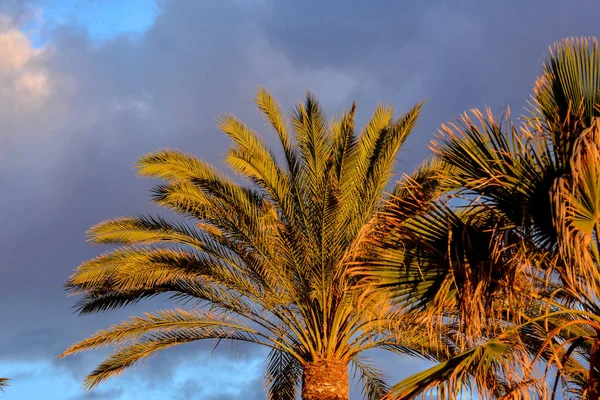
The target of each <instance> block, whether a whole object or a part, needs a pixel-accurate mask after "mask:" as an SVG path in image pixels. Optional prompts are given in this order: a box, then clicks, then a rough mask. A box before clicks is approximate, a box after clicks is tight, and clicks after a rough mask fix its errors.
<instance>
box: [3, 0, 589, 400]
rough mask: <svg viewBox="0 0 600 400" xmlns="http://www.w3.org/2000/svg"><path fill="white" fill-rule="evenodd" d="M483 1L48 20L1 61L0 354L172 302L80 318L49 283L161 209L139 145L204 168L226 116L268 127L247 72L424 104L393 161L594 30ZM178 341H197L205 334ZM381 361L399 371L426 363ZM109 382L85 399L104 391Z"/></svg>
mask: <svg viewBox="0 0 600 400" xmlns="http://www.w3.org/2000/svg"><path fill="white" fill-rule="evenodd" d="M403 3H406V2H403ZM483 3H484V2H475V1H474V0H473V1H472V0H455V1H452V0H447V1H442V0H439V1H434V0H428V1H424V2H414V3H413V4H415V5H413V6H408V7H407V6H406V5H405V4H402V3H401V2H383V3H377V5H376V6H375V5H374V4H375V3H369V2H345V3H344V6H340V4H339V3H338V2H318V1H302V2H257V3H252V2H245V1H244V2H242V1H232V2H216V1H215V2H192V1H188V2H183V1H166V2H164V3H163V4H164V6H163V9H162V12H161V13H160V14H159V16H158V17H157V20H156V22H155V24H154V26H153V27H152V28H151V29H150V30H149V31H147V32H146V33H145V35H144V36H142V37H141V38H140V39H138V40H136V41H130V40H129V39H128V38H126V37H124V36H123V37H118V38H116V39H114V40H111V41H110V42H107V43H104V44H103V45H101V46H93V45H92V43H91V41H90V39H89V38H88V37H87V34H86V32H84V31H83V30H82V28H73V27H70V26H62V27H59V28H58V29H57V30H56V31H53V32H52V33H51V36H50V37H48V42H49V43H50V44H49V46H48V48H47V49H46V50H44V51H43V52H41V53H39V54H38V53H36V54H35V55H34V56H32V59H31V61H30V62H29V63H28V64H27V65H26V66H24V67H23V68H24V69H23V70H18V71H9V72H6V73H3V72H1V71H0V86H1V87H0V117H1V118H2V121H3V125H4V126H3V130H2V131H0V181H1V183H2V187H3V193H4V195H3V196H1V197H0V209H1V210H2V212H3V215H2V221H1V222H2V226H1V228H0V271H1V274H2V279H1V280H0V320H2V321H3V323H2V324H1V325H0V360H8V361H11V360H21V361H22V360H35V359H43V360H49V359H53V357H54V356H55V355H56V354H57V353H59V352H60V351H61V350H63V349H64V348H65V347H67V346H68V345H69V344H71V343H72V342H73V341H75V340H78V339H81V338H83V337H84V336H86V335H89V334H91V333H93V332H94V331H95V330H96V329H100V328H105V327H106V326H108V325H110V324H111V323H114V322H117V321H119V320H121V319H123V318H125V317H126V316H129V315H134V314H138V313H139V312H140V311H142V310H148V311H152V310H154V309H156V308H164V307H168V306H169V304H168V303H166V302H162V301H155V302H151V303H145V304H143V305H139V306H136V307H134V308H132V309H128V310H125V311H120V312H116V313H111V314H105V315H99V316H88V317H81V318H78V317H76V316H75V315H73V311H72V309H71V308H70V306H71V305H72V304H73V302H74V299H71V298H66V297H65V296H64V294H63V293H62V289H61V286H62V284H63V283H64V281H65V280H66V278H67V277H68V275H69V274H70V273H71V271H72V270H73V269H74V268H75V267H76V265H78V264H79V263H80V262H81V261H83V260H86V259H88V258H91V257H93V256H96V255H97V254H99V252H101V251H102V249H100V248H97V247H92V246H89V245H87V244H86V243H85V242H84V235H83V234H84V232H85V230H86V229H87V228H88V227H89V226H91V225H92V224H94V223H96V222H99V221H101V220H103V219H107V218H112V217H116V216H120V215H131V214H137V213H140V212H142V213H144V212H152V213H155V212H157V209H156V208H155V207H154V206H152V205H151V204H150V202H149V196H148V189H149V187H150V186H151V185H152V182H148V181H146V180H142V179H139V178H136V177H135V175H134V172H133V170H132V165H133V162H134V161H135V159H136V158H137V157H138V156H139V155H141V154H143V153H145V152H149V151H152V150H156V149H159V148H164V147H176V148H182V149H185V150H186V151H189V152H191V153H194V154H197V155H198V156H199V157H201V158H203V159H205V160H207V161H209V162H211V163H215V164H218V163H219V161H220V159H221V157H222V155H223V154H224V153H225V151H226V146H227V145H228V142H227V140H226V138H225V137H224V136H223V135H222V134H220V133H218V131H217V129H216V128H215V123H214V122H215V120H216V118H217V117H218V115H220V114H222V113H224V112H231V113H234V114H236V115H238V116H240V117H241V118H242V119H244V120H247V121H249V122H250V124H251V125H252V126H253V127H255V128H257V129H258V130H260V131H261V132H264V131H265V130H264V129H262V128H263V126H264V124H263V123H262V122H261V121H260V119H259V117H258V116H257V114H256V113H255V111H254V108H253V104H252V102H251V100H252V96H253V93H254V91H255V89H256V87H257V86H258V85H264V86H266V87H267V88H270V89H272V90H273V92H274V94H275V95H276V97H278V99H279V100H280V101H281V102H282V104H283V106H284V108H286V109H287V108H290V107H291V106H292V105H293V104H294V103H295V102H296V101H298V100H300V99H301V98H302V96H303V94H304V90H305V89H311V90H313V91H314V92H315V93H316V94H317V96H319V97H320V98H321V99H322V101H323V103H324V104H325V106H326V107H327V109H328V110H329V111H331V112H332V113H337V114H339V112H340V111H341V108H343V107H347V106H348V105H349V103H350V102H351V100H356V101H357V103H358V106H359V120H361V121H363V122H364V120H365V119H366V118H367V116H368V115H369V113H370V112H371V111H372V109H373V107H374V105H375V104H376V103H377V102H379V101H384V102H386V103H388V104H395V105H396V106H397V111H398V112H402V111H405V110H406V109H408V108H409V107H410V106H412V105H413V104H414V103H416V102H417V101H420V100H422V99H428V102H427V104H426V106H425V109H424V112H423V115H422V118H421V120H420V123H419V127H418V129H417V131H416V132H415V134H414V136H413V137H412V138H411V140H410V141H409V142H408V144H407V147H406V148H405V152H404V153H403V154H402V155H401V160H402V162H401V164H400V169H401V170H403V171H406V170H408V169H410V168H412V167H414V166H415V165H416V164H417V163H418V161H419V160H420V159H421V158H422V157H423V156H425V155H426V154H427V153H428V151H427V149H426V144H427V142H428V141H429V139H430V138H431V135H432V133H433V132H435V130H436V128H437V127H438V126H439V124H440V123H441V122H445V121H447V120H449V119H451V118H453V117H455V116H457V115H458V114H459V113H461V112H462V111H464V110H466V109H468V108H471V107H481V106H484V105H485V104H488V105H490V106H492V107H493V108H494V109H495V110H497V109H499V107H500V106H501V105H513V106H514V107H513V114H515V115H519V114H520V113H521V111H520V107H521V106H522V105H523V104H524V101H525V100H526V98H527V96H528V94H529V93H530V92H531V88H532V85H533V81H534V78H535V75H536V73H537V72H539V70H540V65H541V60H542V58H543V56H544V55H545V53H546V49H547V46H548V45H550V44H551V43H552V42H554V41H556V40H558V39H560V38H562V37H565V36H581V35H597V34H599V33H600V30H599V29H598V28H597V26H598V25H597V20H598V17H599V16H600V15H599V10H598V3H597V2H596V1H594V0H588V1H584V0H574V1H571V2H565V1H560V0H551V1H543V2H542V1H541V0H540V1H537V0H534V1H531V2H527V3H523V2H517V1H516V0H511V1H507V2H502V3H499V2H498V3H494V4H493V5H490V4H488V2H486V3H485V5H484V4H483ZM28 4H29V3H25V2H20V1H15V0H10V1H9V2H3V1H0V13H3V14H10V15H12V16H13V23H14V24H15V26H16V27H17V28H18V26H19V25H18V20H19V19H20V18H23V15H26V13H28V12H30V11H31V9H32V8H31V6H30V5H28ZM0 28H2V26H1V24H0ZM15 29H16V28H15ZM26 73H29V74H34V75H35V74H38V75H39V74H43V75H44V76H45V77H47V79H48V85H49V86H48V92H47V93H45V92H44V93H45V94H44V93H43V94H44V96H45V97H44V96H42V97H39V98H38V97H36V98H35V99H34V98H32V97H27V96H31V95H32V94H31V93H24V92H17V91H14V92H13V91H12V90H13V89H12V86H10V85H12V81H10V79H13V80H15V79H22V78H23V76H24V75H23V74H26ZM2 74H4V75H2ZM15 82H16V81H15ZM2 85H4V86H2ZM5 89H6V90H5ZM15 90H16V89H15ZM36 93H37V92H36ZM15 96H22V98H20V97H17V98H16V97H15ZM23 96H24V97H23ZM17 101H18V102H17ZM15 104H19V107H17V108H15ZM267 132H268V131H267ZM267 134H268V135H270V136H269V138H271V139H272V138H273V137H274V135H272V134H271V133H270V132H269V133H267ZM271 139H270V140H271ZM192 348H193V351H194V352H195V353H199V354H211V353H210V344H209V343H207V344H206V345H199V346H196V347H193V346H192ZM188 349H189V347H188ZM100 354H103V353H102V352H100ZM215 354H216V355H215V357H217V358H218V357H221V358H223V359H232V358H234V354H235V353H231V352H229V351H227V350H224V349H220V350H218V351H217V353H215ZM241 354H243V357H245V358H243V359H244V360H246V361H248V360H251V359H253V358H256V357H259V356H261V355H262V353H260V350H250V348H249V347H243V349H242V350H241ZM191 357H192V356H190V352H189V351H186V348H183V347H182V348H181V349H175V350H173V351H167V352H165V353H164V354H161V355H160V356H158V357H157V358H156V359H153V360H151V361H149V362H147V363H146V364H145V365H144V366H143V367H140V368H139V369H138V370H137V371H136V372H135V373H133V372H132V373H130V374H128V375H127V376H128V378H126V379H133V378H131V377H132V376H134V375H136V376H138V373H139V376H143V377H145V378H146V379H147V384H155V385H161V384H164V385H167V384H175V383H173V382H174V379H175V374H176V372H175V371H176V367H177V365H179V364H181V363H182V362H185V361H186V360H188V361H189V360H190V359H192V358H191ZM98 359H99V356H98V353H96V354H93V355H88V354H85V355H78V356H75V357H70V358H68V359H66V360H53V361H52V365H53V366H54V368H56V369H57V370H58V369H61V368H62V369H64V370H66V371H68V373H69V374H72V375H73V376H74V377H76V379H77V380H81V379H82V377H83V375H84V374H85V372H88V371H90V370H91V369H92V368H93V367H94V363H96V362H98ZM378 359H379V360H381V361H382V365H384V366H385V370H386V371H388V372H389V374H390V375H392V376H393V377H394V378H396V379H397V378H399V377H400V376H403V375H406V373H408V372H407V371H415V369H416V368H421V367H422V366H423V364H421V363H415V362H413V361H410V359H404V358H403V359H399V358H395V357H391V356H381V355H378ZM199 362H200V361H199ZM205 362H206V363H209V362H210V358H208V359H207V360H206V361H205ZM202 363H204V361H202ZM148 382H150V383H148ZM196 384H198V383H197V382H194V381H188V382H186V383H178V385H181V391H182V393H186V395H188V396H189V398H190V399H197V398H203V399H204V398H208V397H202V396H204V395H202V396H200V395H199V393H205V392H202V390H205V389H206V388H202V387H201V385H200V386H195V385H196ZM112 390H113V389H106V390H104V389H99V390H98V392H93V393H94V394H89V395H85V396H83V397H81V398H82V399H92V398H98V399H100V398H106V399H108V398H115V397H117V396H118V395H119V393H117V392H114V393H113V392H112ZM114 390H117V389H114ZM119 390H120V389H119ZM206 393H208V392H206ZM240 393H241V394H240V395H239V396H237V397H236V395H235V394H228V395H223V396H225V397H223V396H222V397H221V398H222V399H225V398H227V399H229V398H231V399H234V398H247V399H252V398H256V399H258V398H262V397H263V394H262V393H263V392H262V381H260V379H259V380H258V381H257V380H253V381H251V382H248V384H247V386H245V387H244V389H243V390H241V391H240ZM90 396H92V397H90ZM93 396H97V397H93ZM206 396H208V395H206ZM211 396H212V395H211ZM227 396H230V397H227ZM231 396H233V397H231ZM214 398H215V399H217V398H219V397H214ZM353 398H359V396H358V393H353Z"/></svg>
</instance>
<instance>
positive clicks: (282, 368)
mask: <svg viewBox="0 0 600 400" xmlns="http://www.w3.org/2000/svg"><path fill="white" fill-rule="evenodd" d="M301 381H302V364H301V363H300V362H299V361H298V359H296V358H295V357H293V356H291V355H290V354H289V353H287V352H285V351H281V350H277V349H272V350H271V352H270V353H269V356H268V358H267V368H266V382H267V395H268V398H269V399H270V400H296V393H297V391H298V387H299V386H300V383H301Z"/></svg>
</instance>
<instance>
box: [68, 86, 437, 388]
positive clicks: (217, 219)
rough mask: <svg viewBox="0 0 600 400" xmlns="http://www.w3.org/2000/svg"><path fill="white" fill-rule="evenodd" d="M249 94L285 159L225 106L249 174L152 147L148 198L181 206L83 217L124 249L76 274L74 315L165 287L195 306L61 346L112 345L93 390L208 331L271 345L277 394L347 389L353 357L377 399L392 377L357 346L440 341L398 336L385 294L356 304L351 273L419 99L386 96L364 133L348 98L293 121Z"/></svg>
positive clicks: (429, 352)
mask: <svg viewBox="0 0 600 400" xmlns="http://www.w3.org/2000/svg"><path fill="white" fill-rule="evenodd" d="M255 100H256V104H257V105H258V108H259V110H260V111H261V112H262V114H263V115H264V116H265V117H266V120H267V121H268V123H269V124H270V125H271V126H272V128H273V129H274V130H275V132H276V133H277V135H278V136H279V140H280V141H281V144H282V147H283V156H284V158H285V165H284V166H282V165H280V164H279V163H278V162H277V160H276V158H275V155H274V153H273V152H272V151H271V150H269V149H268V148H267V147H266V145H265V143H264V142H263V141H262V140H261V139H260V138H259V136H258V135H257V134H256V133H254V132H253V131H252V130H250V129H249V128H248V127H246V126H245V125H244V124H243V123H242V122H241V121H239V120H238V119H236V118H235V117H233V116H229V115H228V116H224V117H223V118H221V120H220V122H219V128H220V129H221V130H222V131H223V132H224V133H225V134H227V135H228V136H229V137H230V138H231V139H232V140H233V142H234V146H233V147H232V148H230V149H229V152H228V153H227V156H226V158H225V161H226V163H227V164H228V165H229V166H230V167H231V168H232V169H233V171H234V172H235V173H237V174H239V175H240V176H241V177H243V178H246V179H247V180H249V181H250V182H251V183H252V185H251V186H242V185H239V184H237V183H236V182H234V181H233V180H231V179H228V178H227V177H225V176H224V175H222V174H221V173H219V172H218V171H217V170H216V169H215V168H213V167H211V166H210V165H208V164H206V163H204V162H202V161H200V160H198V159H196V158H194V157H193V156H191V155H188V154H185V153H183V152H180V151H175V150H164V151H158V152H156V153H152V154H148V155H145V156H143V157H142V158H141V159H140V160H139V162H138V164H137V168H138V171H139V174H140V175H142V176H147V177H153V178H161V179H164V180H166V183H165V184H160V185H158V186H156V188H155V189H154V192H153V193H154V194H153V198H154V201H155V202H156V203H157V204H158V205H160V206H163V207H165V208H168V209H170V210H173V211H175V212H176V213H178V214H180V215H182V216H183V217H185V219H173V220H168V219H166V218H163V217H151V216H138V217H127V218H117V219H113V220H109V221H105V222H102V223H100V224H98V225H96V226H94V227H93V228H91V230H90V231H89V236H90V240H91V241H92V242H93V243H98V244H110V245H119V246H121V247H118V248H117V249H116V250H113V251H110V252H108V253H105V254H103V255H101V256H99V257H98V258H95V259H93V260H90V261H87V262H84V263H83V264H82V265H81V266H79V268H78V269H77V270H76V272H75V273H74V274H73V275H72V276H71V277H70V278H69V280H68V283H67V285H66V286H67V290H68V291H69V292H71V293H75V294H81V295H83V297H82V299H81V300H80V301H79V303H78V310H79V312H80V313H81V314H88V313H94V312H102V311H106V310H112V309H116V308H119V307H123V306H126V305H128V304H133V303H136V302H138V301H140V300H142V299H145V298H149V297H153V296H157V295H162V294H165V295H169V296H170V298H171V299H173V300H179V301H183V302H184V304H191V305H193V306H192V307H190V308H187V309H184V308H175V309H171V310H166V311H160V312H157V313H154V314H145V315H144V316H142V317H134V318H132V319H130V320H129V321H125V322H122V323H120V324H117V325H114V326H112V327H111V328H109V329H108V330H104V331H100V332H98V333H96V334H95V335H93V336H91V337H89V338H88V339H85V340H83V341H81V342H79V343H77V344H75V345H73V346H72V347H70V348H69V349H67V350H66V351H65V352H64V353H63V354H61V355H60V357H64V356H67V355H70V354H74V353H78V352H81V351H85V350H90V349H94V348H99V347H102V346H107V345H115V346H119V349H118V350H116V352H115V353H113V354H112V355H111V356H109V357H108V358H107V359H106V360H105V361H104V362H103V363H101V364H100V365H99V366H98V367H97V368H96V369H95V370H94V371H93V372H92V373H91V374H89V376H88V377H87V378H86V380H85V386H86V387H87V388H92V387H94V386H96V385H98V384H99V383H100V382H102V381H104V380H105V379H107V378H109V377H111V376H114V375H117V374H119V373H121V372H122V371H124V370H125V369H126V368H128V367H130V366H132V365H134V364H135V363H136V362H138V361H140V360H142V359H145V358H147V357H148V356H149V355H150V354H153V353H155V352H158V351H160V350H163V349H165V348H167V347H171V346H175V345H180V344H184V343H188V342H192V341H196V340H206V339H210V340H216V341H221V340H233V341H241V342H251V343H256V344H260V345H263V346H266V347H268V348H270V349H271V350H270V353H269V355H268V362H267V367H266V380H267V385H268V396H269V398H270V399H283V400H285V399H295V396H296V393H297V390H298V389H299V388H300V387H301V394H302V398H303V399H311V400H312V399H315V400H317V399H331V400H335V399H347V398H348V366H349V364H351V365H352V366H353V367H354V369H355V371H356V373H357V374H358V379H359V381H360V383H361V385H362V389H363V392H364V394H365V395H366V397H367V398H369V399H378V398H380V397H381V396H382V395H383V394H384V393H385V392H386V391H387V385H386V383H385V380H384V378H383V376H382V374H381V372H380V371H379V370H378V369H377V368H376V367H375V366H373V365H372V363H371V362H370V361H369V360H368V359H366V358H364V357H363V356H362V355H361V353H362V352H363V351H365V350H368V349H373V348H382V349H385V350H388V351H391V352H395V353H400V354H410V355H417V356H423V357H429V358H431V357H435V355H436V354H437V352H438V351H439V346H437V345H436V344H431V343H429V340H428V338H427V336H426V335H425V334H424V332H423V331H421V334H420V335H407V336H405V337H403V338H401V339H400V340H399V339H397V338H396V336H395V335H394V334H393V332H391V331H390V329H389V326H388V325H387V324H386V323H387V321H388V320H389V316H390V311H389V307H387V303H386V302H385V301H384V300H382V299H379V298H377V297H376V296H375V297H370V298H369V301H363V302H361V304H360V307H357V305H358V302H359V300H360V296H361V290H359V289H354V281H355V278H352V277H350V276H349V275H348V274H347V273H346V265H347V264H348V261H349V260H352V259H353V257H354V251H355V249H356V248H358V247H359V243H360V241H361V240H362V237H363V232H364V226H365V224H366V223H367V222H369V220H371V218H372V217H373V215H374V214H375V212H376V211H377V210H378V209H379V208H380V206H381V196H382V192H383V190H384V188H385V187H386V185H387V184H388V182H389V180H390V178H391V177H392V168H393V165H394V160H395V156H396V154H397V152H398V150H399V148H400V146H401V145H402V143H403V142H404V141H405V139H406V138H407V136H408V135H409V133H410V132H411V130H412V128H413V127H414V125H415V123H416V120H417V116H418V114H419V110H420V108H421V104H418V105H416V106H415V107H414V108H413V109H411V110H410V111H409V112H408V113H406V114H404V115H403V116H402V117H400V118H398V119H394V118H393V110H392V108H388V107H383V106H379V107H378V108H377V109H376V111H375V113H374V114H373V116H372V118H371V119H370V121H369V122H368V123H367V125H366V126H365V128H364V129H363V130H362V132H361V134H360V135H357V134H356V133H355V129H354V114H355V109H356V107H355V106H354V105H352V107H351V109H350V110H349V111H347V112H345V113H343V114H342V116H341V117H340V118H339V119H338V120H336V121H334V122H333V123H331V124H328V123H327V122H326V119H325V114H324V112H323V110H322V108H321V106H320V105H319V104H318V102H317V101H316V100H315V98H314V97H313V96H311V95H310V94H308V95H307V98H306V101H305V102H304V104H299V105H298V106H297V107H296V108H295V109H294V110H293V111H292V112H291V116H290V122H291V126H292V133H291V134H290V133H289V130H288V125H287V123H288V122H287V121H286V120H285V119H284V117H283V116H282V114H281V112H280V109H279V107H278V105H277V104H276V102H275V101H274V99H273V98H272V97H271V95H270V94H269V93H267V92H266V91H264V90H259V91H258V93H257V95H256V99H255ZM405 325H406V326H407V329H408V328H410V329H413V330H414V329H416V330H418V329H420V328H419V327H414V326H411V327H409V325H410V324H409V323H407V324H405Z"/></svg>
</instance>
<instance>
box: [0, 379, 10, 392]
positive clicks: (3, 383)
mask: <svg viewBox="0 0 600 400" xmlns="http://www.w3.org/2000/svg"><path fill="white" fill-rule="evenodd" d="M9 382H10V379H8V378H0V390H4V388H5V387H7V386H9Z"/></svg>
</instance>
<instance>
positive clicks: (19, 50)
mask: <svg viewBox="0 0 600 400" xmlns="http://www.w3.org/2000/svg"><path fill="white" fill-rule="evenodd" d="M43 53H44V49H36V48H35V47H34V46H33V44H32V43H31V41H30V40H29V38H28V37H27V35H26V34H25V33H23V32H22V31H20V30H19V29H18V28H17V27H16V26H14V25H13V24H12V22H11V20H10V19H9V18H8V17H7V16H2V15H0V95H1V96H3V97H5V99H0V101H2V100H5V101H8V100H10V101H12V102H13V103H15V102H16V103H19V104H20V105H27V104H29V103H30V102H31V101H32V100H38V99H45V98H47V97H48V96H49V95H50V93H51V85H50V78H49V76H48V74H47V72H46V71H45V70H44V69H43V68H42V67H41V66H40V63H39V59H40V57H41V56H42V55H43ZM2 103H4V101H2Z"/></svg>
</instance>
